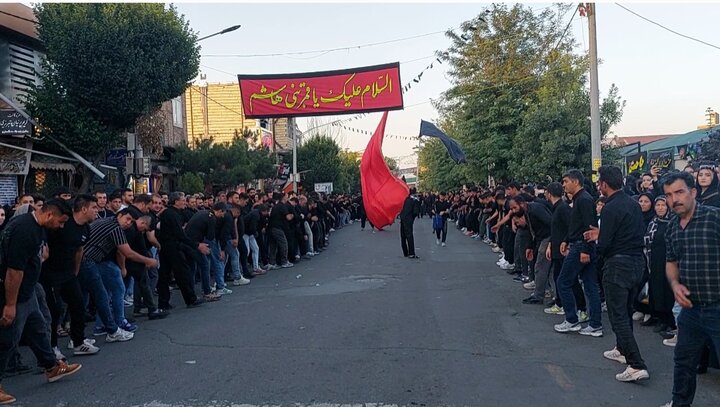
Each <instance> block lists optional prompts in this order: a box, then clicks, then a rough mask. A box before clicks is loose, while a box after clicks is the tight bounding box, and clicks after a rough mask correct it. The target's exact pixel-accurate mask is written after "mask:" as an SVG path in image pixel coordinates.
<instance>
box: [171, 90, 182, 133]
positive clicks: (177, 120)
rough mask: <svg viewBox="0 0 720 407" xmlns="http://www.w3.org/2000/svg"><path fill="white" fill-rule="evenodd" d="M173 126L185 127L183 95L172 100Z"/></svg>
mask: <svg viewBox="0 0 720 407" xmlns="http://www.w3.org/2000/svg"><path fill="white" fill-rule="evenodd" d="M172 115H173V126H175V127H183V109H182V96H178V97H176V98H175V99H173V100H172Z"/></svg>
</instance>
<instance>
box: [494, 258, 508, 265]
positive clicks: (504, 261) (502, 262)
mask: <svg viewBox="0 0 720 407" xmlns="http://www.w3.org/2000/svg"><path fill="white" fill-rule="evenodd" d="M495 264H497V265H498V266H502V265H503V264H509V263H508V262H507V260H505V259H504V258H501V259H500V260H498V261H497V262H495Z"/></svg>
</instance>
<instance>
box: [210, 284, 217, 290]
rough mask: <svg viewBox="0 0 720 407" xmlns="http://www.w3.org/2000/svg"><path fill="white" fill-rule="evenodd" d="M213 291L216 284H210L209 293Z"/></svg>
mask: <svg viewBox="0 0 720 407" xmlns="http://www.w3.org/2000/svg"><path fill="white" fill-rule="evenodd" d="M215 290H217V283H212V284H210V291H215Z"/></svg>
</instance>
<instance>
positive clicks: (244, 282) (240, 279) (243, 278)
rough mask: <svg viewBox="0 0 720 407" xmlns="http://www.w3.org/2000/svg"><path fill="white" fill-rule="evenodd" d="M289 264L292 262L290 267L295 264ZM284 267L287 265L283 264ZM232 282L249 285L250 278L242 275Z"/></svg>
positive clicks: (238, 284) (235, 284) (237, 284)
mask: <svg viewBox="0 0 720 407" xmlns="http://www.w3.org/2000/svg"><path fill="white" fill-rule="evenodd" d="M288 264H290V267H292V266H294V264H292V263H288ZM283 267H285V266H284V265H283ZM232 284H233V285H234V286H235V287H238V286H241V285H248V284H250V280H248V279H247V278H245V277H240V278H238V279H237V280H233V283H232Z"/></svg>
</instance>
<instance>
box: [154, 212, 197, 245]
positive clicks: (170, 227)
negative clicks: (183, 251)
mask: <svg viewBox="0 0 720 407" xmlns="http://www.w3.org/2000/svg"><path fill="white" fill-rule="evenodd" d="M184 223H185V222H184V221H183V215H182V213H180V210H179V209H177V208H175V207H174V206H171V207H169V208H167V209H165V210H164V211H163V212H162V213H161V214H160V225H161V233H159V234H158V236H157V237H158V241H159V242H160V245H161V246H162V248H163V250H165V247H166V246H167V247H173V248H181V247H183V246H186V247H189V248H192V249H195V248H196V247H197V245H193V242H192V241H191V240H190V238H188V237H187V235H186V234H185V231H184V230H183V224H184Z"/></svg>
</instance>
